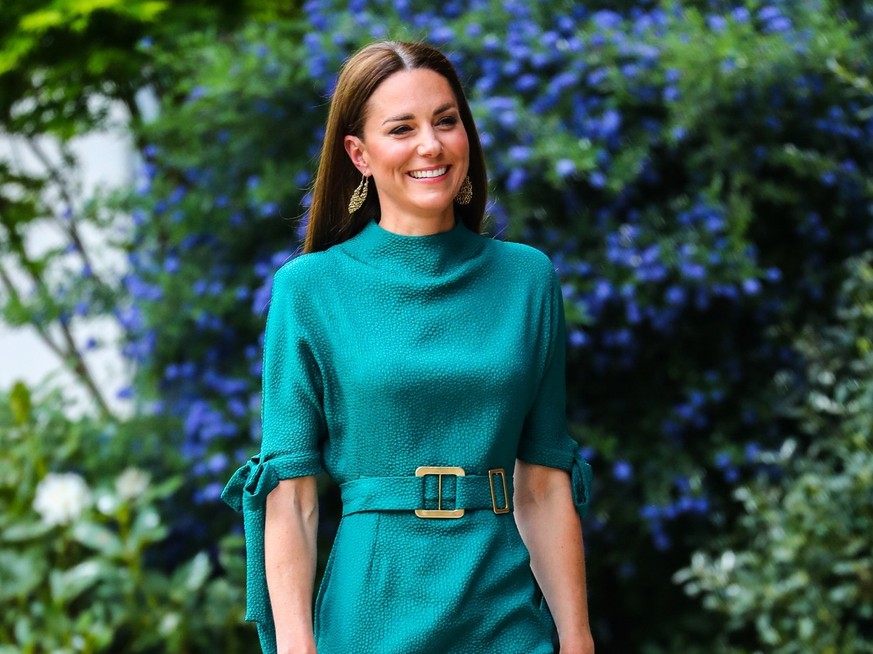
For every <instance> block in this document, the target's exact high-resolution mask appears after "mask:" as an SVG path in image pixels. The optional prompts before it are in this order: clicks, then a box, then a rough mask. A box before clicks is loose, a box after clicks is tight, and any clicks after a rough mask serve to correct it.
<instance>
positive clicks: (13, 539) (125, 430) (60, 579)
mask: <svg viewBox="0 0 873 654" xmlns="http://www.w3.org/2000/svg"><path fill="white" fill-rule="evenodd" d="M68 413H69V407H68V406H67V403H66V402H65V401H64V400H63V399H62V397H61V394H60V393H59V392H57V391H55V392H46V391H45V390H36V391H33V392H32V391H31V390H30V389H29V388H28V387H27V386H25V385H24V384H21V383H19V384H16V385H15V386H14V387H13V389H12V390H11V391H10V392H9V393H8V394H7V393H4V394H3V395H2V396H0V451H2V452H3V457H2V459H0V579H2V583H0V653H2V654H24V653H28V654H48V653H49V652H51V653H52V654H74V653H75V652H89V653H92V654H97V653H106V654H109V653H112V654H126V653H130V654H133V653H139V654H146V653H148V654H159V653H160V654H164V653H172V654H182V653H191V652H209V651H215V643H216V642H221V643H222V649H221V651H222V652H230V653H234V652H243V651H250V648H249V647H248V641H247V640H244V636H245V635H247V634H246V633H245V630H244V629H243V627H242V624H241V620H242V615H243V612H242V601H243V597H242V595H243V584H244V581H243V580H244V572H243V570H242V560H241V558H240V557H241V543H240V542H239V541H240V539H239V538H238V537H237V538H234V537H233V536H228V537H226V538H224V539H222V541H221V542H220V543H219V544H218V545H217V546H216V547H214V548H213V551H210V552H207V551H201V552H198V553H196V554H195V555H194V556H192V557H190V558H188V559H186V560H183V561H180V560H178V559H179V557H178V556H174V555H172V554H168V553H172V552H173V550H174V541H175V540H177V539H179V538H180V535H179V534H178V533H174V531H173V529H172V525H171V524H169V522H170V521H169V520H168V518H167V516H171V515H172V510H171V509H172V506H173V500H172V497H173V496H174V494H178V489H179V487H180V485H181V484H182V482H183V475H182V474H181V466H178V465H176V466H173V465H168V464H167V463H164V459H163V453H162V452H161V447H160V444H161V439H160V436H159V434H160V431H161V430H162V429H163V424H162V421H161V420H160V419H158V418H134V419H129V420H126V421H124V422H109V421H106V420H105V419H95V418H91V417H82V418H77V419H72V418H70V417H68V415H67V414H68ZM219 570H221V571H222V572H223V574H222V575H221V576H219V575H218V574H217V572H218V571H219Z"/></svg>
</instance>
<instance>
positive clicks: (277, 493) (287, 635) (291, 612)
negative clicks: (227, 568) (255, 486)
mask: <svg viewBox="0 0 873 654" xmlns="http://www.w3.org/2000/svg"><path fill="white" fill-rule="evenodd" d="M317 530H318V490H317V487H316V482H315V477H313V476H308V477H298V478H294V479H284V480H282V481H281V482H279V485H278V486H277V487H276V488H275V489H274V490H273V491H272V492H271V493H270V494H269V495H268V496H267V515H266V526H265V529H264V559H265V561H264V562H265V565H266V572H267V588H268V589H269V592H270V604H271V605H272V608H273V621H274V622H275V625H276V645H277V650H278V652H279V654H284V653H286V652H294V653H295V654H298V653H303V654H310V653H314V652H315V640H314V638H313V634H312V590H313V584H314V582H315V562H316V534H317Z"/></svg>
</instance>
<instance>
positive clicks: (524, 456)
mask: <svg viewBox="0 0 873 654" xmlns="http://www.w3.org/2000/svg"><path fill="white" fill-rule="evenodd" d="M550 270H551V273H550V277H549V282H548V291H547V293H545V299H544V301H543V309H542V310H543V320H542V322H541V324H542V330H543V332H544V333H543V336H544V337H545V338H546V339H547V340H546V343H545V352H546V354H545V364H544V366H543V369H542V375H541V377H540V380H539V385H538V388H537V391H536V395H535V397H534V400H533V403H532V405H531V407H530V410H529V411H528V413H527V415H526V417H525V420H524V425H523V427H522V434H521V440H520V441H519V447H518V458H519V459H521V460H522V461H525V462H526V463H533V464H536V465H542V466H549V467H551V468H560V469H561V470H567V471H569V472H570V473H571V477H572V485H573V499H574V502H575V503H576V507H577V509H579V512H580V514H582V515H584V514H585V512H586V511H587V507H588V504H589V502H590V499H591V479H592V472H591V467H590V466H589V465H588V463H587V462H586V461H585V460H584V459H583V458H582V456H581V453H580V448H579V444H578V443H577V442H576V441H575V440H573V438H572V437H571V436H570V430H569V427H568V425H567V405H566V403H567V389H566V377H565V375H566V372H565V367H566V326H565V324H564V300H563V296H562V294H561V286H560V283H559V282H558V277H557V275H556V274H555V271H554V269H553V268H551V269H550Z"/></svg>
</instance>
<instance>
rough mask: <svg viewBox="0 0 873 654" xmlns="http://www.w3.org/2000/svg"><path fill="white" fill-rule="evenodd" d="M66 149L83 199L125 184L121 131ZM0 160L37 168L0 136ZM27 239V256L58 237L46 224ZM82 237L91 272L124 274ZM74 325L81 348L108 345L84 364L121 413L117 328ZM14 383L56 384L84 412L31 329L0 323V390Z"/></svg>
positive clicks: (122, 369) (99, 238)
mask: <svg viewBox="0 0 873 654" xmlns="http://www.w3.org/2000/svg"><path fill="white" fill-rule="evenodd" d="M117 113H118V116H116V119H117V120H118V121H119V122H120V121H121V120H122V119H123V113H122V112H121V111H119V112H117ZM43 145H44V147H45V149H46V151H47V152H49V153H51V154H53V155H54V154H56V152H57V149H56V148H53V147H52V144H51V143H50V142H45V143H43ZM71 148H72V150H73V151H74V152H75V154H76V155H77V156H78V158H79V161H80V163H81V167H80V169H79V170H77V171H76V178H77V180H78V181H79V182H80V184H81V188H82V192H83V195H84V196H85V197H87V196H89V195H90V194H91V193H92V192H93V191H94V190H95V189H97V188H99V187H103V188H112V187H117V186H120V185H122V184H126V183H128V182H129V180H130V178H131V171H132V161H133V150H132V148H131V145H130V141H129V138H128V137H127V136H126V134H125V133H124V131H123V130H121V129H118V130H117V131H114V132H112V131H107V132H102V133H95V134H90V135H88V136H85V137H81V138H77V139H75V140H74V141H73V142H72V144H71ZM0 156H2V157H3V158H11V159H13V160H15V161H16V162H18V163H19V164H20V165H21V166H23V167H24V168H25V169H31V170H34V171H35V170H39V169H40V168H39V163H38V161H37V160H36V159H35V158H34V157H33V156H32V155H30V154H29V153H28V151H27V149H26V148H24V147H22V144H21V143H17V142H16V141H15V140H13V139H11V138H10V137H8V136H3V135H0ZM31 236H32V238H31V239H30V240H29V241H28V243H27V244H26V245H27V248H28V251H29V252H39V251H42V250H44V249H45V248H47V247H51V246H53V245H57V244H58V243H59V242H61V240H62V237H61V236H60V234H59V232H58V231H57V230H56V229H55V228H53V227H52V226H51V225H49V224H46V225H40V226H39V227H38V228H37V229H35V230H33V231H32V233H31ZM82 236H83V239H84V240H85V242H86V244H87V247H88V249H89V250H92V251H93V252H94V254H95V257H94V258H95V262H94V263H95V268H96V269H98V270H99V271H101V272H103V271H109V270H112V271H113V274H115V275H117V274H118V272H119V271H121V270H123V269H124V259H123V256H121V255H120V253H118V252H113V251H112V250H111V249H110V248H108V247H107V246H106V245H105V236H104V235H102V234H99V233H97V232H96V231H95V230H93V229H91V230H90V231H89V230H88V229H84V230H83V234H82ZM73 324H74V329H73V335H74V338H75V340H76V342H77V343H80V344H83V343H85V342H86V341H87V339H88V338H89V337H95V338H97V339H98V340H100V341H102V342H104V343H107V344H109V345H108V346H104V347H103V348H100V349H97V350H93V351H91V352H88V353H87V354H86V357H85V360H86V362H87V363H88V365H89V367H90V369H91V373H92V375H93V376H94V378H95V380H96V382H97V384H98V386H100V388H101V391H102V392H103V395H104V396H105V397H106V398H107V400H108V401H109V403H110V405H111V406H112V407H113V409H115V410H116V411H118V412H120V413H124V412H125V411H126V410H127V404H128V403H127V402H125V401H123V400H119V399H118V398H116V393H117V392H118V390H119V389H121V388H123V387H125V386H126V385H127V384H128V382H129V378H130V374H129V370H127V369H126V366H125V362H124V361H123V360H122V358H121V357H120V355H119V353H118V349H117V347H115V346H114V344H115V343H116V342H117V339H118V336H119V330H118V328H117V327H116V326H115V325H114V323H113V322H112V321H111V320H108V319H100V320H90V321H82V320H81V319H80V320H79V321H74V323H73ZM17 380H22V381H24V382H25V383H27V384H28V385H31V386H32V385H35V384H38V383H41V382H44V381H48V382H49V383H51V384H52V385H53V386H56V385H60V386H61V387H62V388H63V389H64V392H65V394H66V395H67V396H68V397H69V398H70V399H71V401H72V403H73V407H72V411H73V412H78V411H80V410H82V409H84V408H85V404H84V402H83V400H84V398H85V397H86V394H85V393H84V392H83V391H82V389H81V388H80V387H79V385H78V383H77V382H75V380H74V377H73V376H72V375H71V374H70V373H68V372H66V371H64V370H63V363H62V362H61V361H60V360H59V359H58V358H57V357H56V356H55V355H54V353H53V352H51V350H49V348H48V347H47V346H45V345H44V344H43V342H42V341H41V340H40V338H39V337H38V336H37V334H36V332H35V330H34V329H33V328H30V327H23V328H15V329H12V328H10V327H9V326H8V325H4V324H3V323H2V322H0V389H4V390H5V389H8V388H9V387H11V386H12V384H13V383H15V381H17Z"/></svg>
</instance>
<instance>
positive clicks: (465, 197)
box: [455, 175, 473, 204]
mask: <svg viewBox="0 0 873 654" xmlns="http://www.w3.org/2000/svg"><path fill="white" fill-rule="evenodd" d="M472 200H473V182H471V181H470V176H469V175H467V176H466V177H465V178H464V181H463V182H462V183H461V188H460V189H459V190H458V194H457V195H456V196H455V202H457V203H458V204H470V202H471V201H472Z"/></svg>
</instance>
